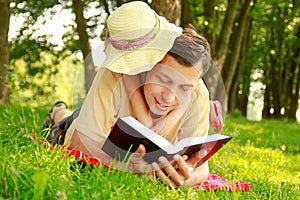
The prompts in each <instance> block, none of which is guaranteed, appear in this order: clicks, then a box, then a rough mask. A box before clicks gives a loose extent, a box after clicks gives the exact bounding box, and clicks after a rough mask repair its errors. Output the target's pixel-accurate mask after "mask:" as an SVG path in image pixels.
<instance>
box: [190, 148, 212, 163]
mask: <svg viewBox="0 0 300 200" xmlns="http://www.w3.org/2000/svg"><path fill="white" fill-rule="evenodd" d="M206 155H207V151H206V150H205V149H201V150H200V151H197V152H196V153H194V154H193V155H192V156H191V157H190V158H189V159H187V160H186V162H187V164H188V165H190V166H193V167H194V166H197V164H198V163H199V162H200V161H201V159H202V158H203V157H205V156H206Z"/></svg>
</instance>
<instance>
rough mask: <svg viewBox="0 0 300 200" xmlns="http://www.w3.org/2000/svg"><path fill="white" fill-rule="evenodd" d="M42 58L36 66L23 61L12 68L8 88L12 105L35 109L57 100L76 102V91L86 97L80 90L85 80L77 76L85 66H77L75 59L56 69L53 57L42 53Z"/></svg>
mask: <svg viewBox="0 0 300 200" xmlns="http://www.w3.org/2000/svg"><path fill="white" fill-rule="evenodd" d="M39 57H40V60H39V61H38V62H34V63H32V64H31V67H28V65H27V64H26V61H24V60H23V59H18V60H15V61H14V63H13V64H12V65H10V71H9V75H8V87H9V90H10V100H11V102H13V103H14V102H19V103H21V104H22V105H29V104H30V105H32V106H37V105H45V104H48V105H49V104H53V103H54V101H57V100H64V101H66V102H69V103H73V102H72V101H73V93H72V90H73V89H74V91H76V92H77V93H78V94H77V96H78V95H79V94H82V95H83V96H84V95H85V92H84V90H82V89H81V87H80V86H81V85H82V87H83V84H84V80H83V79H82V78H81V79H79V78H78V77H77V76H78V73H79V72H80V68H83V65H82V64H81V63H77V62H75V63H74V62H73V61H74V60H76V58H75V57H74V56H73V57H67V58H65V59H63V60H60V61H59V62H58V63H57V64H56V65H55V66H53V64H52V63H53V59H55V58H53V55H51V54H46V53H41V54H40V55H39ZM81 73H82V72H81ZM75 80H77V82H76V84H75ZM74 86H76V88H74Z"/></svg>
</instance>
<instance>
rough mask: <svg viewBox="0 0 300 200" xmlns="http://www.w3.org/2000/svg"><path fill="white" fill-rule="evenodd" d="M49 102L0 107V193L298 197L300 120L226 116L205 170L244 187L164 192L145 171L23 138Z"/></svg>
mask: <svg viewBox="0 0 300 200" xmlns="http://www.w3.org/2000/svg"><path fill="white" fill-rule="evenodd" d="M48 109H49V108H45V107H40V108H35V109H33V108H29V107H21V106H17V105H9V106H0V144H1V145H0V160H1V163H0V199H222V200H223V199H293V200H294V199H300V198H299V197H300V164H299V160H300V124H298V123H296V122H290V121H285V120H280V121H279V120H264V121H262V122H250V121H247V120H246V119H245V118H242V117H237V118H234V117H227V118H226V121H225V127H224V130H223V133H224V134H226V135H231V136H233V139H232V140H231V141H230V142H229V143H228V144H227V145H226V146H224V148H222V149H221V150H220V151H219V152H218V153H217V154H216V155H214V156H213V157H212V158H211V159H210V172H211V173H213V174H217V175H219V176H222V177H223V178H225V179H227V180H230V181H233V182H248V183H249V185H250V192H245V193H241V192H227V191H216V192H214V191H209V192H203V191H200V190H193V189H188V188H180V189H176V190H171V189H169V188H168V187H165V186H164V185H162V184H160V183H159V182H151V181H149V180H148V179H147V178H146V177H143V178H138V177H136V176H135V175H132V174H125V173H122V172H114V171H111V172H108V171H106V170H105V169H103V168H102V167H99V168H94V169H91V168H90V167H88V166H87V167H85V168H82V167H80V165H78V164H77V162H76V160H74V158H68V159H67V158H65V157H63V156H62V154H61V152H59V151H53V150H49V149H47V148H44V147H43V146H42V145H41V144H38V143H36V142H33V141H32V140H31V133H36V134H37V135H39V136H42V134H43V133H42V132H41V126H42V122H43V119H44V117H45V115H46V113H47V112H48Z"/></svg>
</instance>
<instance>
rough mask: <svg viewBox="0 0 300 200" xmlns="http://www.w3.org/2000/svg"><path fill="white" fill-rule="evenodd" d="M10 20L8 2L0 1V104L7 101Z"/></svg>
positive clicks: (6, 0) (5, 0)
mask: <svg viewBox="0 0 300 200" xmlns="http://www.w3.org/2000/svg"><path fill="white" fill-rule="evenodd" d="M9 19H10V7H9V0H0V24H1V28H0V104H4V103H7V102H8V100H9V98H8V97H9V95H8V89H7V87H6V82H7V71H8V65H9V46H8V30H9Z"/></svg>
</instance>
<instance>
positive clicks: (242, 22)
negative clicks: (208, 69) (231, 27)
mask: <svg viewBox="0 0 300 200" xmlns="http://www.w3.org/2000/svg"><path fill="white" fill-rule="evenodd" d="M250 11H251V6H250V0H245V2H244V4H243V5H242V9H241V11H240V16H239V18H238V20H237V21H238V27H237V29H236V34H234V37H231V41H232V46H231V51H230V52H231V53H230V54H227V57H226V62H225V67H224V70H223V71H224V75H225V76H224V84H225V92H226V94H227V95H229V94H230V89H231V85H232V83H233V81H234V80H233V78H234V74H235V73H236V69H237V64H238V61H239V55H240V52H241V48H242V41H243V37H244V35H245V34H244V33H245V28H246V25H247V19H248V15H249V13H250Z"/></svg>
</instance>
